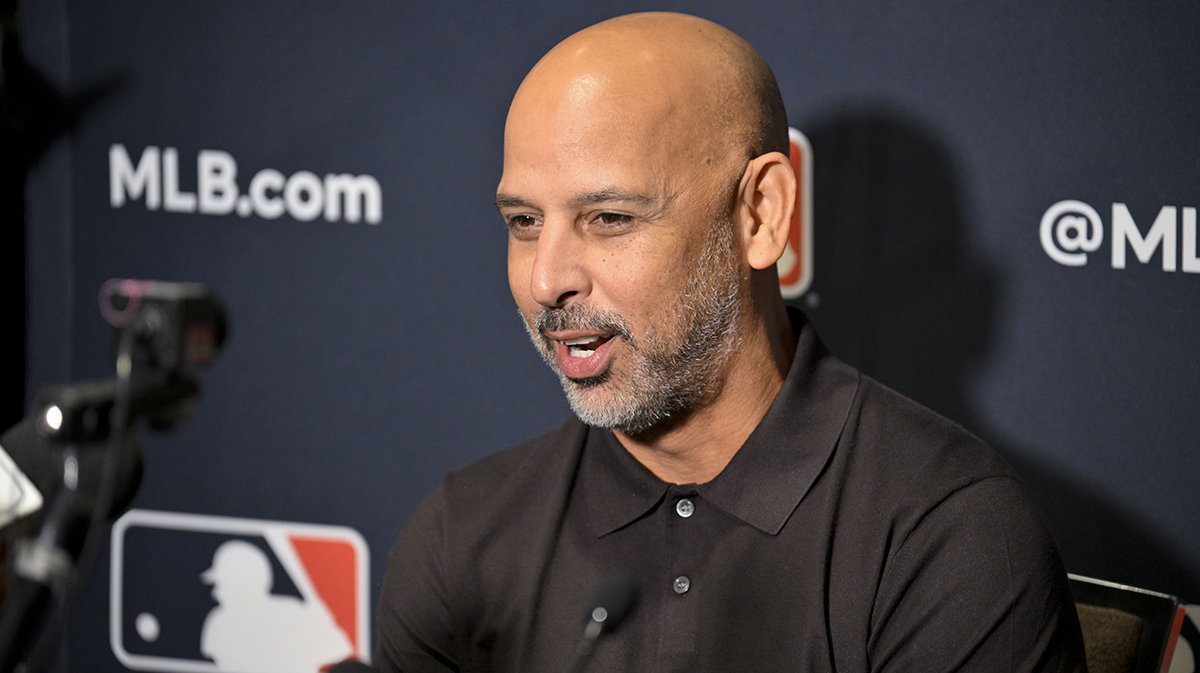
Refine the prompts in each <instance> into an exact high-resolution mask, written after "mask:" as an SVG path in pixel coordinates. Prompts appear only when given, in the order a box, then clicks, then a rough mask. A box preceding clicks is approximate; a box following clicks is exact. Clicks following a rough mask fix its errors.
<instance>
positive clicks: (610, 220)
mask: <svg viewBox="0 0 1200 673" xmlns="http://www.w3.org/2000/svg"><path fill="white" fill-rule="evenodd" d="M595 221H596V222H598V223H600V224H601V225H604V226H605V227H612V228H620V227H625V226H628V225H630V224H633V217H632V216H631V215H626V214H624V213H600V214H599V215H597V216H596V219H595Z"/></svg>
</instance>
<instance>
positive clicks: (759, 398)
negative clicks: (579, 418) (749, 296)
mask: <svg viewBox="0 0 1200 673" xmlns="http://www.w3.org/2000/svg"><path fill="white" fill-rule="evenodd" d="M778 292H779V291H778V289H774V293H775V294H774V297H772V298H771V299H769V300H768V302H767V304H766V306H763V303H760V302H757V301H756V302H755V304H756V306H755V307H754V308H765V309H766V310H754V309H752V310H751V311H750V314H751V315H750V316H749V319H747V320H745V321H744V323H743V324H742V325H741V328H740V334H741V337H742V338H741V341H740V344H739V346H738V348H737V350H736V351H735V352H734V353H733V354H732V355H731V356H730V358H729V361H728V362H727V363H726V366H725V368H724V372H723V377H722V382H721V383H722V384H721V385H720V386H719V387H718V391H717V393H716V396H715V397H714V399H712V400H707V401H706V403H705V404H703V405H701V406H700V407H699V408H697V409H695V410H693V411H691V412H690V413H688V414H687V415H686V416H685V417H683V418H680V419H674V420H673V421H668V422H666V423H664V424H663V425H662V426H661V427H655V428H652V429H650V430H649V431H647V432H644V433H641V434H638V435H629V434H626V433H623V432H620V431H615V430H614V431H613V434H614V435H616V437H617V440H618V441H619V442H620V443H621V445H622V446H624V447H625V449H626V450H627V451H629V453H630V455H632V456H633V457H634V458H635V459H637V461H638V462H639V463H641V464H642V465H643V466H644V467H645V468H646V469H648V470H650V472H651V473H653V474H654V476H656V477H658V478H659V479H661V480H663V481H665V482H668V483H672V484H703V483H706V482H709V481H712V479H713V478H715V477H716V476H717V475H718V474H720V473H721V471H722V470H724V469H725V466H726V465H728V464H729V461H730V460H732V459H733V456H734V454H736V453H737V452H738V450H739V449H741V448H742V444H744V443H745V442H746V438H748V437H749V436H750V433H752V432H754V428H756V427H758V424H759V422H760V421H761V420H762V418H763V416H765V415H766V413H767V409H769V408H770V406H771V403H772V402H774V401H775V396H776V395H778V394H779V389H780V388H782V387H783V380H784V378H785V377H786V376H787V372H788V369H789V368H790V367H791V364H792V358H793V357H795V354H796V340H795V336H794V335H793V333H792V326H791V322H790V321H789V320H788V317H787V310H786V309H785V308H784V306H783V302H782V301H781V300H780V299H779V294H778ZM756 298H757V297H756Z"/></svg>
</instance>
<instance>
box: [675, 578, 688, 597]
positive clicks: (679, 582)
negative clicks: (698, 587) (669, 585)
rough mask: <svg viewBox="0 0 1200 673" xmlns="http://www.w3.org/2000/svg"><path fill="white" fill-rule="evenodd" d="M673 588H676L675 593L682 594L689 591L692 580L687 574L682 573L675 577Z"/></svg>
mask: <svg viewBox="0 0 1200 673" xmlns="http://www.w3.org/2000/svg"><path fill="white" fill-rule="evenodd" d="M673 588H674V589H675V593H677V594H679V595H680V596H682V595H684V594H686V593H687V592H688V589H691V588H692V581H691V580H689V579H688V577H687V575H680V576H679V577H676V578H675V584H674V585H673Z"/></svg>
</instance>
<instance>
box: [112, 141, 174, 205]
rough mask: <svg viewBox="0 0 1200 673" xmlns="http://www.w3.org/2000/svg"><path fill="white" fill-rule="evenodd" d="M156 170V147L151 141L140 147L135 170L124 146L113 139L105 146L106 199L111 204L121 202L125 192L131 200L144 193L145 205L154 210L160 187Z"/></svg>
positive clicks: (123, 199) (158, 201)
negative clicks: (106, 157) (106, 154)
mask: <svg viewBox="0 0 1200 673" xmlns="http://www.w3.org/2000/svg"><path fill="white" fill-rule="evenodd" d="M161 184H162V183H161V182H160V181H159V172H158V148H157V147H154V146H153V145H151V146H148V147H147V148H146V149H144V150H142V156H141V158H140V159H138V165H137V170H134V168H133V162H132V161H130V160H129V153H128V152H126V151H125V146H124V145H122V144H121V143H115V144H114V145H113V146H112V147H110V148H108V199H109V203H111V204H112V207H113V208H120V207H121V206H124V205H125V195H126V194H128V195H129V198H130V199H132V200H137V199H140V198H142V194H143V193H144V194H145V195H146V208H147V209H148V210H158V206H159V204H160V203H161V202H162V196H161V195H162V190H161V188H160V185H161Z"/></svg>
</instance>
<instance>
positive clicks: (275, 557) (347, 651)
mask: <svg viewBox="0 0 1200 673" xmlns="http://www.w3.org/2000/svg"><path fill="white" fill-rule="evenodd" d="M111 572H112V574H111V577H110V590H111V597H110V610H111V614H110V624H109V629H110V630H109V636H110V642H111V645H112V651H113V654H115V655H116V657H117V659H118V660H120V662H121V663H122V664H124V665H125V666H127V667H129V668H131V669H135V670H146V671H149V670H153V671H182V672H188V673H217V672H236V673H267V672H270V671H295V672H297V673H299V672H306V671H307V672H311V673H317V672H318V671H321V670H324V669H327V668H329V667H330V666H331V665H333V664H336V663H338V662H340V661H344V660H346V659H350V658H354V659H359V660H361V661H369V660H370V650H371V648H370V642H369V641H370V619H369V615H368V602H369V595H368V586H369V578H368V574H369V557H368V551H367V545H366V542H365V541H364V540H363V538H362V536H361V535H359V533H358V532H357V531H355V530H353V529H351V528H346V527H342V526H322V525H316V524H306V523H290V522H283V521H265V520H260V519H235V518H230V517H218V516H203V515H197V514H179V513H174V512H155V511H149V510H130V511H129V512H127V513H126V514H125V515H124V516H122V517H121V518H120V519H119V520H117V522H116V524H114V526H113V532H112V570H111Z"/></svg>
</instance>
